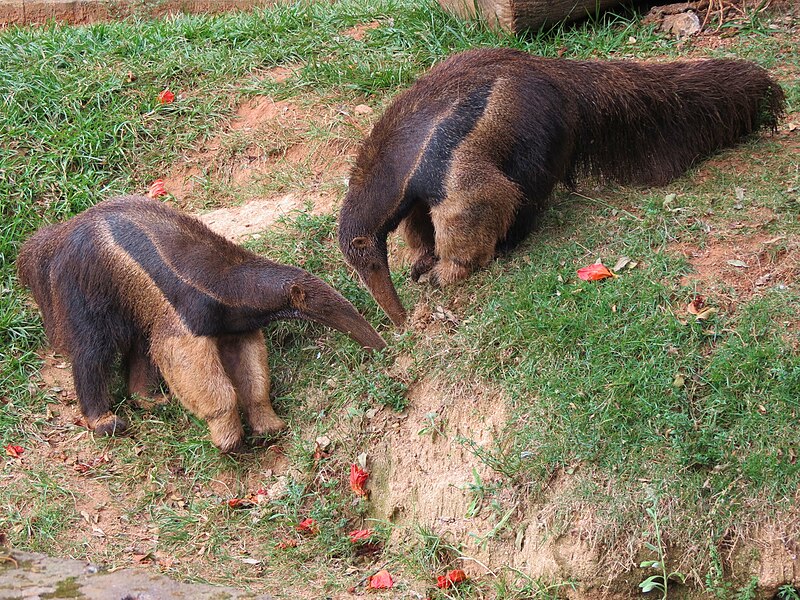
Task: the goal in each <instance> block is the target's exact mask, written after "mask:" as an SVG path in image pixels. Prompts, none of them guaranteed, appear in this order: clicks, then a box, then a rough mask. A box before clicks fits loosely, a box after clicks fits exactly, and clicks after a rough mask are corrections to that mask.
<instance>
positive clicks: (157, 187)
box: [147, 179, 167, 198]
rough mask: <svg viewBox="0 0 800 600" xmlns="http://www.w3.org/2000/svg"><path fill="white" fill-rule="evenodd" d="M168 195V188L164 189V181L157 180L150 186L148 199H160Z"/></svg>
mask: <svg viewBox="0 0 800 600" xmlns="http://www.w3.org/2000/svg"><path fill="white" fill-rule="evenodd" d="M166 195H167V188H165V187H164V180H163V179H156V180H155V181H154V182H153V183H151V184H150V189H149V190H148V191H147V196H148V198H160V197H161V196H166Z"/></svg>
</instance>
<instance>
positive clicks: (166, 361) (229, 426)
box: [151, 334, 244, 452]
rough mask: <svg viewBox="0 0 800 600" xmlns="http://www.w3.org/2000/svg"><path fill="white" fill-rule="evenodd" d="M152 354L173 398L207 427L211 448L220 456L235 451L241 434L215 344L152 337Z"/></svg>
mask: <svg viewBox="0 0 800 600" xmlns="http://www.w3.org/2000/svg"><path fill="white" fill-rule="evenodd" d="M151 354H152V356H153V359H154V360H155V362H156V364H157V365H158V367H159V369H161V374H162V375H163V376H164V380H165V381H166V382H167V385H168V386H169V389H170V391H171V392H172V394H173V395H175V396H176V397H177V398H178V400H180V402H181V404H183V405H184V406H185V407H186V408H187V409H188V410H190V411H191V412H193V413H194V414H196V415H197V416H198V417H200V418H201V419H203V420H205V421H206V422H207V423H208V428H209V430H210V432H211V441H212V442H214V445H215V446H217V448H219V449H220V450H221V451H222V452H235V451H236V450H238V449H239V447H240V446H241V444H242V439H243V437H244V430H243V429H242V422H241V419H240V418H239V410H238V407H237V404H236V389H235V388H234V386H233V383H232V382H231V380H230V379H229V378H228V374H227V373H226V372H225V368H224V367H223V365H222V360H221V358H220V354H219V351H218V349H217V340H216V339H215V338H212V337H205V336H194V335H190V334H186V335H174V336H166V337H162V336H159V337H158V338H156V337H154V338H153V340H152V341H151Z"/></svg>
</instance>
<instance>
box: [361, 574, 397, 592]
mask: <svg viewBox="0 0 800 600" xmlns="http://www.w3.org/2000/svg"><path fill="white" fill-rule="evenodd" d="M393 585H394V581H393V580H392V576H391V575H390V574H389V571H387V570H386V569H382V570H380V571H378V572H377V573H375V575H371V576H370V578H369V580H368V581H367V587H368V588H369V589H371V590H388V589H389V588H391V587H392V586H393Z"/></svg>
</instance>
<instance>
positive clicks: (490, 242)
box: [430, 161, 522, 285]
mask: <svg viewBox="0 0 800 600" xmlns="http://www.w3.org/2000/svg"><path fill="white" fill-rule="evenodd" d="M463 162H465V163H468V161H463ZM470 167H471V170H470V172H469V173H462V174H461V175H460V176H458V174H456V176H455V178H454V179H453V181H454V182H455V183H454V184H453V185H451V186H450V187H449V189H448V193H447V197H446V198H445V199H444V200H443V201H442V202H441V203H439V204H437V205H436V206H434V207H433V208H432V209H431V217H432V220H433V226H434V229H435V231H436V254H437V256H438V257H439V261H438V262H437V263H436V266H434V267H433V269H432V271H431V277H430V281H431V283H432V284H434V285H448V284H451V283H455V282H457V281H460V280H462V279H465V278H466V277H467V276H469V274H470V273H471V272H472V271H474V270H475V269H478V268H480V267H484V266H486V265H487V264H489V262H490V261H491V260H492V258H493V257H494V255H495V249H496V246H497V243H498V241H500V240H501V239H503V238H504V237H505V235H506V233H507V231H508V229H509V227H510V226H511V223H512V222H513V220H514V214H515V213H516V209H517V207H518V206H519V204H520V203H521V201H522V193H521V191H520V190H519V188H518V187H517V186H516V185H514V184H513V183H512V182H511V181H509V180H508V179H507V178H506V177H505V176H504V175H503V174H502V173H501V172H500V171H499V170H497V169H496V168H494V167H490V166H483V165H480V164H476V163H472V164H471V165H470Z"/></svg>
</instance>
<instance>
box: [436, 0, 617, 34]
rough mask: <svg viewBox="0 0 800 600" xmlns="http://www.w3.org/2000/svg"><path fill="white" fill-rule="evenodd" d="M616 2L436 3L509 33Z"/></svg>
mask: <svg viewBox="0 0 800 600" xmlns="http://www.w3.org/2000/svg"><path fill="white" fill-rule="evenodd" d="M620 3H621V2H620V0H439V4H441V5H442V7H444V8H445V9H447V10H449V11H450V12H453V13H455V14H456V15H458V16H460V17H474V16H476V14H477V15H479V16H480V17H481V18H483V19H484V20H486V22H487V23H488V24H489V25H490V26H491V27H500V28H502V29H506V30H508V31H511V32H513V33H520V32H523V31H526V30H533V29H538V28H540V27H542V26H543V25H553V24H554V23H558V22H560V21H573V20H576V19H581V18H584V17H587V16H589V15H593V14H595V12H597V11H600V10H604V9H606V8H608V7H609V6H614V5H615V4H620Z"/></svg>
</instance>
